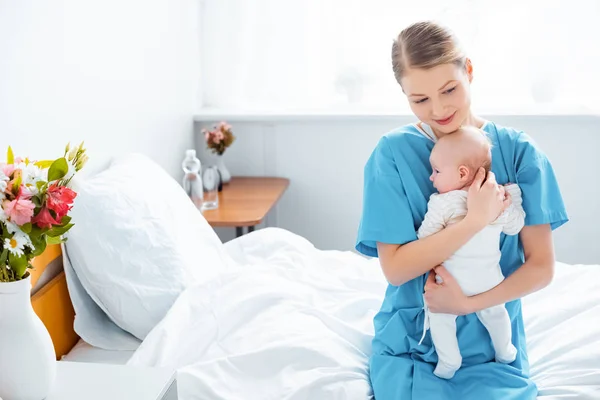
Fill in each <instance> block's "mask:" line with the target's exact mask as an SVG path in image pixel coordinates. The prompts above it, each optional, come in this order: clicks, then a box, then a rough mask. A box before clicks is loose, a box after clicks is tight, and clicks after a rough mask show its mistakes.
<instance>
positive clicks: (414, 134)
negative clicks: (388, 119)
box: [381, 123, 423, 142]
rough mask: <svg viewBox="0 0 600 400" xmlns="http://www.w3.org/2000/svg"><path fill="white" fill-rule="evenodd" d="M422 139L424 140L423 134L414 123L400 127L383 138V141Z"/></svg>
mask: <svg viewBox="0 0 600 400" xmlns="http://www.w3.org/2000/svg"><path fill="white" fill-rule="evenodd" d="M421 138H423V134H422V133H421V132H420V131H419V128H417V124H414V123H412V124H406V125H401V126H398V127H396V128H394V129H392V130H390V131H388V132H385V133H384V134H383V135H382V136H381V139H382V140H384V141H391V142H396V141H399V142H401V141H405V140H411V139H421Z"/></svg>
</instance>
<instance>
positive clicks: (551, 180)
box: [516, 133, 569, 230]
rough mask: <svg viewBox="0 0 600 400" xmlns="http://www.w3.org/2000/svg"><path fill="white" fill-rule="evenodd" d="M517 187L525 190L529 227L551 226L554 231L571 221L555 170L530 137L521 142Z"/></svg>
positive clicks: (523, 197)
mask: <svg viewBox="0 0 600 400" xmlns="http://www.w3.org/2000/svg"><path fill="white" fill-rule="evenodd" d="M516 150H517V155H518V157H517V158H518V159H519V162H518V165H517V175H516V176H517V184H518V185H519V187H520V188H521V192H522V201H523V203H522V204H523V209H524V210H525V225H526V226H528V225H540V224H550V226H551V228H552V229H553V230H554V229H556V228H558V227H559V226H561V225H563V224H565V223H566V222H567V221H568V220H569V218H568V215H567V211H566V209H565V205H564V202H563V198H562V194H561V192H560V188H559V186H558V181H557V179H556V175H555V173H554V169H553V168H552V165H551V164H550V161H549V160H548V157H547V156H546V155H545V154H544V153H543V152H542V151H541V150H540V149H539V148H538V146H537V145H536V143H535V142H533V140H531V138H530V137H529V136H527V135H526V134H524V133H522V134H521V137H520V139H519V141H518V143H517V148H516Z"/></svg>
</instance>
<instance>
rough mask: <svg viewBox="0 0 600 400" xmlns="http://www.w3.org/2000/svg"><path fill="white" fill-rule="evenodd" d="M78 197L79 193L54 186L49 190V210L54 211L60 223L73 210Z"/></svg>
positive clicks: (64, 187)
mask: <svg viewBox="0 0 600 400" xmlns="http://www.w3.org/2000/svg"><path fill="white" fill-rule="evenodd" d="M76 196H77V193H75V192H74V191H72V190H71V189H69V188H68V187H66V186H57V185H56V184H53V185H52V186H50V187H49V188H48V208H49V209H50V210H52V211H54V213H55V214H56V219H57V220H59V221H60V220H61V219H62V217H64V216H65V215H67V213H68V212H69V211H70V210H71V208H72V207H73V201H74V200H75V197H76Z"/></svg>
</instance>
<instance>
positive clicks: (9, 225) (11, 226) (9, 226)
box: [4, 220, 23, 235]
mask: <svg viewBox="0 0 600 400" xmlns="http://www.w3.org/2000/svg"><path fill="white" fill-rule="evenodd" d="M4 223H5V224H6V230H7V231H8V232H9V233H12V234H13V235H14V234H15V233H23V231H21V228H19V226H18V225H17V224H15V223H14V222H10V221H8V220H6V221H4Z"/></svg>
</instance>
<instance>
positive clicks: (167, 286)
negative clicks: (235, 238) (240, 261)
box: [66, 154, 232, 347]
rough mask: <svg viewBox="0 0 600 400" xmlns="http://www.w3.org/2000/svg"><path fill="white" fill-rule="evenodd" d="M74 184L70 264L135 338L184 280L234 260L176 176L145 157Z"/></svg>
mask: <svg viewBox="0 0 600 400" xmlns="http://www.w3.org/2000/svg"><path fill="white" fill-rule="evenodd" d="M72 183H73V189H74V190H75V191H76V192H77V194H78V195H77V198H76V199H75V205H74V207H73V210H72V211H71V215H72V217H73V220H72V222H73V223H74V224H75V226H74V227H73V228H72V229H71V230H70V231H69V233H68V235H67V237H68V241H67V243H66V249H67V251H68V254H69V257H70V259H71V262H72V267H73V269H74V271H75V273H76V275H77V277H78V279H79V280H80V282H81V284H82V286H83V287H84V288H85V290H86V292H87V293H88V294H89V295H90V297H91V298H92V299H93V300H94V302H95V303H96V304H97V305H98V306H99V307H100V308H101V309H102V310H103V311H104V312H105V313H106V315H107V316H108V317H109V318H110V319H111V320H112V321H114V322H115V323H116V324H117V325H118V326H119V327H120V328H122V329H123V330H124V331H126V332H129V333H131V334H132V335H133V336H135V337H137V338H138V339H140V340H143V339H144V338H145V337H146V335H147V334H148V333H149V332H150V330H151V329H152V328H153V327H154V326H155V325H156V324H157V323H158V322H159V321H160V320H161V319H162V318H163V317H164V316H165V314H166V313H167V311H168V310H169V308H170V307H171V305H172V304H173V303H174V301H175V300H176V298H177V296H178V295H179V294H180V293H181V292H182V291H183V290H184V289H185V288H186V287H188V286H190V285H194V284H197V283H203V282H205V281H207V280H208V279H210V278H211V277H213V276H214V275H215V274H216V273H218V272H220V271H222V270H223V269H224V268H227V267H228V265H230V263H232V261H231V259H230V258H229V257H228V255H227V253H226V252H225V250H224V248H223V244H222V243H221V241H220V239H219V238H218V236H217V235H216V233H215V232H214V230H213V229H212V228H211V227H210V225H209V224H208V223H207V222H206V220H205V219H204V217H203V216H202V214H201V212H200V211H198V210H197V209H196V208H195V206H194V205H193V203H192V201H191V200H190V199H189V198H188V196H187V195H186V193H185V192H184V190H183V189H182V188H181V186H180V185H179V183H178V182H176V181H175V180H174V179H173V178H171V177H170V176H169V175H168V174H167V173H166V172H165V171H164V170H163V169H162V168H161V167H160V166H158V165H157V164H156V163H154V162H153V161H151V160H150V159H148V158H147V157H145V156H143V155H140V154H130V155H127V156H123V157H121V158H118V159H116V160H115V161H113V162H112V163H111V165H110V166H109V168H108V169H106V170H104V171H102V172H100V173H98V174H96V175H94V176H91V177H86V178H85V179H81V180H77V179H74V180H73V182H72ZM88 339H89V338H88ZM105 347H106V346H105Z"/></svg>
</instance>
